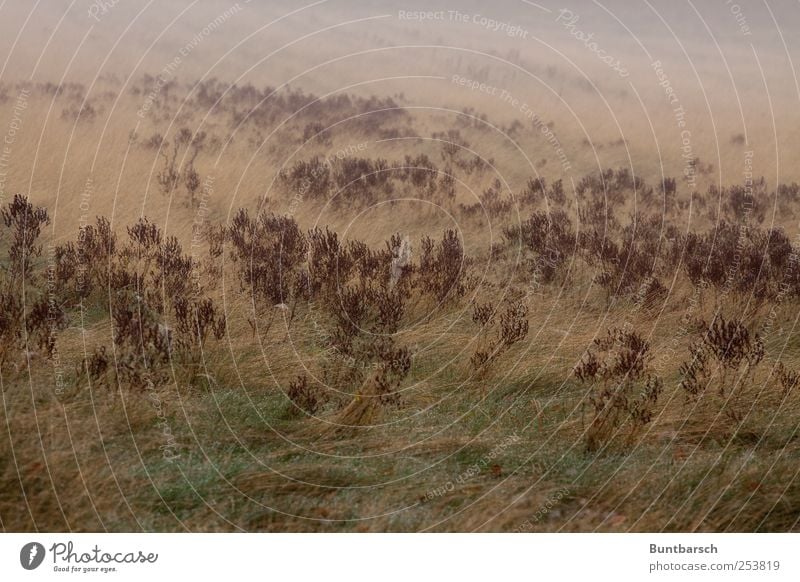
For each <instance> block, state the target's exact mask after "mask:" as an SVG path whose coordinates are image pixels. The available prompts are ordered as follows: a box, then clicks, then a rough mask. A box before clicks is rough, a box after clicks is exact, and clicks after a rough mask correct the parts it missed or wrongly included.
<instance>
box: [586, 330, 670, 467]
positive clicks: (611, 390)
mask: <svg viewBox="0 0 800 582" xmlns="http://www.w3.org/2000/svg"><path fill="white" fill-rule="evenodd" d="M651 361H652V353H651V350H650V344H649V343H648V342H647V341H646V340H644V339H643V338H642V337H641V335H639V334H638V333H637V332H636V331H633V330H623V329H618V328H613V329H610V330H608V332H607V335H606V337H604V338H600V339H596V340H595V341H594V346H593V347H592V348H590V349H588V350H587V351H586V353H585V354H584V355H583V357H582V358H581V361H580V362H579V363H578V364H577V365H576V366H575V368H574V369H573V373H574V374H575V376H576V377H577V378H578V379H579V380H580V381H581V382H582V383H584V384H588V385H589V387H590V390H589V393H588V398H587V401H588V405H589V412H590V418H589V422H588V425H587V426H586V428H585V433H584V437H585V439H586V448H587V450H589V451H597V450H599V449H600V448H602V447H604V446H606V445H608V444H610V443H611V442H613V441H615V440H616V439H617V437H620V438H621V439H622V444H623V445H626V444H630V443H631V442H633V441H634V440H635V439H636V438H637V437H638V436H639V435H640V434H641V431H642V430H643V429H644V428H645V427H646V426H647V425H648V424H649V423H650V422H651V421H652V419H653V415H654V413H655V409H656V406H657V404H658V399H659V396H660V394H661V392H662V391H663V382H662V380H661V379H660V378H659V377H658V376H657V375H655V374H654V373H653V372H652V370H651V369H650V368H651V366H650V363H651Z"/></svg>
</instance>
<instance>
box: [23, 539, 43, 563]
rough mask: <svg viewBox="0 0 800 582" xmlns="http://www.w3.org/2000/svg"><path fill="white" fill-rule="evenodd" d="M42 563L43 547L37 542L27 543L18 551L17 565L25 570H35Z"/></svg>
mask: <svg viewBox="0 0 800 582" xmlns="http://www.w3.org/2000/svg"><path fill="white" fill-rule="evenodd" d="M43 561H44V546H43V545H42V544H40V543H39V542H29V543H27V544H25V545H24V546H22V549H21V550H20V551H19V563H20V564H22V567H23V568H25V569H26V570H35V569H36V568H38V567H39V566H41V565H42V562H43Z"/></svg>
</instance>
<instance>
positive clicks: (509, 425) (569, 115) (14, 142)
mask: <svg viewBox="0 0 800 582" xmlns="http://www.w3.org/2000/svg"><path fill="white" fill-rule="evenodd" d="M134 4H135V3H120V4H119V6H116V7H114V8H113V9H111V10H110V11H108V12H107V13H106V12H104V13H103V14H102V15H100V14H98V16H102V19H101V20H98V21H97V23H95V24H94V25H92V28H91V30H89V33H88V36H87V37H86V39H87V40H86V43H87V44H86V46H85V47H84V46H83V45H81V44H79V41H80V38H81V36H80V35H82V34H83V32H82V31H84V29H85V24H86V22H84V20H85V16H84V15H83V13H81V14H80V15H79V14H77V13H75V12H74V11H70V10H69V9H67V8H66V7H64V9H65V10H67V11H66V12H65V14H66V16H65V17H64V18H63V20H59V19H58V17H57V16H58V15H59V14H60V13H58V14H56V12H57V11H56V10H55V9H50V10H48V11H45V12H44V13H43V14H38V13H37V14H36V18H34V19H33V20H32V21H31V24H29V25H26V26H29V27H31V28H30V34H31V35H32V36H30V37H28V38H26V40H25V41H24V42H23V44H24V46H22V47H15V46H14V45H12V44H11V41H10V40H8V39H6V40H3V41H1V42H2V43H5V44H4V45H3V47H4V48H3V49H2V51H6V52H7V54H8V55H10V56H9V59H8V61H7V64H6V68H4V69H3V71H4V72H3V74H1V75H0V102H2V111H3V112H4V113H5V117H4V118H3V119H5V120H7V122H1V121H0V133H3V132H5V143H6V145H7V148H6V149H5V150H2V151H0V180H2V181H1V182H0V208H2V223H0V383H2V386H1V388H2V391H1V394H2V407H0V416H1V417H2V418H0V421H1V422H0V425H2V427H3V430H2V437H0V527H2V529H3V530H4V531H62V530H70V531H142V530H144V531H300V532H306V531H375V532H378V531H404V532H405V531H409V532H411V531H503V532H512V531H515V532H545V531H547V532H551V531H574V532H587V531H589V532H590V531H615V532H621V531H744V532H751V531H797V530H798V529H800V510H798V508H800V482H798V459H799V458H800V440H799V439H798V422H799V421H798V419H800V339H798V338H800V336H799V335H798V330H797V329H796V324H797V318H798V316H797V313H798V305H800V265H798V254H797V253H798V252H800V242H798V238H797V237H798V235H800V228H799V227H798V221H799V220H800V187H799V186H798V185H797V183H796V181H797V180H800V175H798V173H797V172H798V170H797V167H796V165H795V164H793V163H792V161H791V160H792V159H793V156H794V155H796V151H797V148H796V138H797V129H796V128H797V123H796V120H797V111H798V110H797V107H796V100H797V99H798V98H800V90H796V89H797V87H796V82H794V81H791V74H787V71H788V70H790V69H791V71H792V72H793V71H794V69H793V66H791V54H792V52H791V51H792V47H791V46H787V45H786V43H785V42H781V38H780V36H776V35H775V34H772V33H770V34H768V32H770V31H773V30H780V29H779V28H778V29H774V26H773V24H772V21H771V20H769V19H768V16H769V13H766V12H763V11H760V12H756V11H753V12H752V14H748V16H749V18H750V20H749V21H748V22H749V23H750V25H751V26H752V29H753V30H754V31H755V33H756V35H757V37H758V39H757V42H755V41H754V45H753V47H754V48H753V50H751V49H749V48H748V46H747V45H743V44H741V43H740V42H739V41H740V40H741V38H740V35H741V30H740V29H739V28H737V27H738V26H739V24H740V23H738V22H736V21H728V19H726V18H723V17H717V18H709V20H707V21H703V20H702V19H694V18H692V19H689V18H686V17H685V15H684V16H683V17H681V15H680V14H678V13H676V12H673V10H672V9H670V8H669V7H668V6H658V8H660V9H661V12H658V14H659V15H660V16H661V17H663V19H664V20H663V21H662V23H663V24H664V26H663V27H660V26H659V27H655V28H648V26H649V25H648V22H649V20H648V17H646V15H645V14H644V12H642V13H638V12H637V13H635V14H632V15H630V19H629V20H628V21H627V24H628V26H629V27H631V28H630V29H629V32H632V35H631V36H630V37H628V36H624V37H623V36H620V35H619V34H615V31H617V27H618V22H617V21H615V20H614V19H613V18H606V17H604V18H606V19H605V20H603V19H600V17H601V16H602V15H603V11H602V10H601V9H600V7H598V6H597V5H594V4H589V3H586V4H585V5H584V4H580V14H581V15H582V18H581V19H580V20H578V21H576V22H579V23H580V27H581V28H583V29H584V30H585V31H587V32H589V31H592V32H595V33H596V34H597V42H599V43H602V46H603V47H604V49H605V50H606V51H607V52H608V53H609V54H613V55H620V58H622V59H624V60H625V65H626V66H627V68H628V70H629V72H630V77H625V78H620V77H619V76H615V73H614V71H612V70H611V69H609V67H607V66H605V64H604V63H602V62H598V59H597V57H596V55H595V54H594V53H593V52H591V51H587V47H586V46H585V45H584V43H583V42H582V41H579V40H576V38H575V35H574V31H573V29H570V28H565V26H564V22H562V21H561V20H564V19H563V18H562V19H561V20H558V7H555V6H550V8H547V6H549V5H547V6H545V8H546V10H547V11H546V12H543V13H542V14H539V13H528V12H525V14H522V13H521V12H519V11H518V10H515V9H506V8H498V9H497V11H498V13H497V14H496V15H494V17H495V18H497V19H498V21H501V22H507V23H511V22H514V23H518V25H519V26H521V27H522V29H523V30H525V31H528V32H529V33H530V39H529V40H528V39H526V43H527V44H521V41H520V38H510V37H508V36H507V35H506V36H505V37H504V36H503V35H502V34H497V33H496V31H492V30H490V29H488V28H487V27H486V26H484V25H482V24H481V20H480V19H478V20H477V21H475V22H473V21H472V20H469V22H468V23H467V24H466V25H462V24H460V23H458V22H455V21H452V20H450V19H448V20H446V21H443V22H439V23H437V22H428V23H419V22H414V21H409V20H407V19H404V17H403V18H401V17H399V15H398V13H397V11H398V7H397V6H395V5H393V4H392V3H388V2H375V3H365V4H363V5H362V4H353V3H348V2H342V3H340V4H339V5H337V6H336V7H333V6H321V7H319V8H317V9H311V8H309V9H308V12H307V13H305V12H303V11H302V10H301V11H300V13H298V14H297V15H294V16H292V15H290V16H287V17H286V20H285V21H284V22H283V24H281V25H280V26H278V27H276V28H274V29H270V28H269V26H268V25H267V23H269V22H271V21H272V20H273V19H275V18H279V17H280V16H281V15H282V14H287V13H289V12H290V11H291V10H292V9H293V8H292V7H289V6H288V5H287V6H281V5H276V6H272V7H269V8H267V7H254V6H250V5H249V3H241V5H239V4H236V5H235V6H234V8H231V5H229V4H225V3H223V2H219V3H216V2H211V3H207V4H206V5H204V6H202V7H198V8H194V7H192V6H191V5H190V3H183V4H182V3H180V2H176V3H174V4H173V3H170V6H169V7H163V8H162V12H160V13H153V12H152V11H143V13H142V14H141V15H140V16H137V11H136V10H134V8H135V7H134ZM657 4H658V3H657ZM236 7H238V8H236ZM136 8H138V6H137V7H136ZM400 8H401V9H403V10H405V9H406V8H407V7H400ZM462 8H463V6H462ZM462 8H459V9H462ZM612 8H613V7H612ZM616 8H617V10H619V8H620V7H619V6H617V7H616ZM3 10H6V8H5V7H3V8H0V13H2V11H3ZM7 10H8V11H10V12H9V18H8V22H13V21H16V22H19V21H22V20H24V19H25V17H26V16H27V14H28V13H27V12H26V10H25V9H24V8H23V7H21V6H16V5H14V6H10V7H8V8H7ZM182 10H184V11H185V14H186V16H181V15H182V14H184V13H183V12H181V11H182ZM298 10H300V9H298ZM303 10H305V9H303ZM464 10H466V8H464ZM471 10H472V11H471V12H468V13H469V14H470V15H472V16H474V15H475V14H478V15H480V14H488V10H487V9H486V8H482V7H479V6H473V7H472V9H471ZM531 10H534V8H531ZM574 10H576V11H577V9H574ZM653 10H655V9H653ZM701 10H706V8H701ZM775 10H776V13H777V14H778V17H779V18H778V20H780V21H781V22H784V21H786V22H789V23H790V24H791V22H793V21H792V20H791V19H790V18H789V17H788V16H787V14H789V11H788V9H787V8H786V7H776V8H775ZM634 12H636V11H634ZM656 12H657V11H656ZM617 13H618V14H619V12H617ZM248 15H249V16H248ZM537 15H538V16H537ZM591 15H594V16H595V17H596V18H598V20H592V19H591V18H590V16H591ZM721 16H729V15H727V14H723V15H721ZM781 17H782V18H781ZM81 18H84V20H81ZM173 19H174V20H173ZM359 19H361V20H359ZM362 20H363V22H362ZM795 20H796V18H795ZM8 22H7V23H6V24H4V25H3V27H6V28H9V30H10V25H9V24H8ZM212 22H216V24H215V25H214V26H213V30H211V31H210V32H208V34H206V33H204V32H203V30H204V27H208V23H212ZM700 22H705V23H706V26H707V27H709V28H708V30H705V28H704V27H703V26H701V25H700V24H699V23H700ZM161 23H170V24H166V25H164V24H161ZM592 23H596V24H592ZM669 23H671V24H672V25H673V27H669V26H667V24H669ZM127 25H130V27H131V30H132V31H134V32H135V31H137V30H138V31H140V37H136V40H130V43H132V44H129V45H127V46H126V48H125V50H122V49H114V48H113V47H114V46H116V45H115V44H114V43H115V42H116V41H117V40H119V39H126V38H128V37H127V36H126V35H128V34H129V32H128V31H127V30H128V29H126V26H127ZM159 27H161V28H159ZM770 27H773V28H770ZM573 28H574V27H573ZM631 29H632V30H631ZM270 30H272V31H273V32H274V34H272V33H270ZM198 31H199V32H198ZM309 31H316V32H314V36H312V37H309V38H306V37H305V35H306V34H307V33H308V34H311V33H310V32H309ZM7 32H9V31H7ZM158 32H162V33H163V35H162V36H160V37H159V36H158ZM669 32H671V33H672V34H673V35H676V36H675V37H674V38H673V36H672V35H671V34H668V33H669ZM637 33H638V34H637ZM706 33H708V36H709V38H705V37H704V36H703V35H704V34H706ZM9 34H11V32H9ZM130 34H133V33H130ZM251 34H252V35H253V36H252V37H251V36H249V35H251ZM50 35H52V37H51V36H50ZM198 35H199V36H198ZM316 35H319V36H316ZM0 36H3V35H0ZM6 36H8V35H6ZM47 38H54V39H56V40H55V41H54V42H53V44H52V45H50V44H47V43H46V39H47ZM131 38H133V37H131ZM193 39H194V40H193ZM197 39H199V40H197ZM298 39H299V40H298ZM676 39H677V40H683V41H684V42H683V43H678V42H676ZM710 39H714V41H717V42H718V44H716V45H715V44H714V43H713V42H712V41H711V40H710ZM150 41H152V43H153V44H152V45H148V44H147V43H148V42H150ZM548 41H549V42H548ZM193 42H194V45H192V44H191V43H193ZM295 42H296V43H297V44H295ZM537 43H538V44H537ZM790 44H791V43H790ZM187 46H190V47H192V48H191V50H189V51H188V52H187V50H186V47H187ZM715 46H716V47H717V48H714V47H715ZM33 47H38V49H40V50H38V52H36V51H34V50H33ZM59 47H60V48H59ZM755 47H757V49H756V48H755ZM640 48H641V51H640V50H639V49H640ZM68 49H69V50H68ZM73 49H74V51H75V52H74V53H71V52H70V50H73ZM112 49H113V50H112ZM717 49H719V50H717ZM182 51H183V52H182ZM228 51H238V52H235V53H234V54H236V55H238V57H237V58H232V57H230V55H229V54H228ZM272 51H275V52H274V53H273V52H272ZM70 54H72V60H70V59H69V58H68V57H67V55H70ZM98 55H108V59H107V60H103V57H102V56H98ZM226 55H228V56H227V57H226ZM176 56H180V57H181V58H180V59H179V60H178V61H175V60H174V59H175V58H176ZM11 57H14V58H11ZM140 57H141V58H140ZM267 57H269V59H267ZM262 58H263V59H266V60H264V62H262V61H261V59H262ZM171 62H172V63H176V64H174V65H173V66H172V67H171V68H170V65H169V63H171ZM654 62H660V63H661V65H662V66H663V75H661V76H659V75H658V73H657V72H656V70H655V69H658V68H659V67H654V66H653V63H654ZM725 65H727V68H726V66H725ZM762 65H763V66H762ZM365 71H369V72H368V73H365ZM693 76H694V77H693ZM753 79H755V80H756V81H757V82H756V81H753ZM473 83H477V85H476V86H475V88H470V87H471V86H472V85H471V84H473ZM481 84H482V85H481ZM667 87H669V88H670V90H671V91H674V93H670V92H669V91H668V90H667ZM731 87H732V88H733V90H735V96H736V99H732V98H731V95H732V94H733V92H732V90H731ZM495 89H496V91H495ZM795 93H797V94H795ZM672 94H675V95H677V97H675V98H674V99H675V100H674V101H670V95H672ZM734 101H736V103H734ZM678 107H680V108H682V110H683V111H685V112H686V113H685V115H686V116H685V117H684V116H683V115H684V114H683V113H676V111H677V109H676V108H678ZM767 112H769V115H768V114H767ZM776 119H779V120H780V121H779V122H778V121H775V120H776ZM681 122H683V123H684V124H683V125H681ZM761 176H765V177H763V178H762V177H761Z"/></svg>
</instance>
